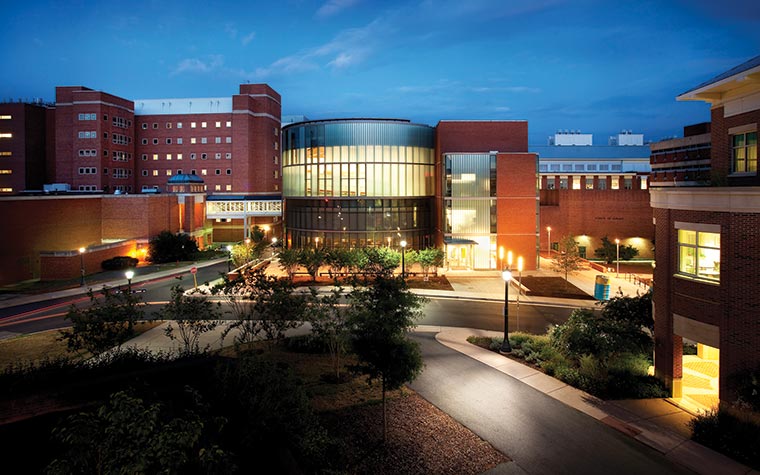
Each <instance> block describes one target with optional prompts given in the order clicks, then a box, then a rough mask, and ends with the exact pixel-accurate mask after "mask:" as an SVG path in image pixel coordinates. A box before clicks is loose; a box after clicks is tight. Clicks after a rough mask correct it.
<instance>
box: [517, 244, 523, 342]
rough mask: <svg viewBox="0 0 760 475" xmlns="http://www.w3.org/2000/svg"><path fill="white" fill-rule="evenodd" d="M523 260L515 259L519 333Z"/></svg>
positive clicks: (518, 327) (518, 325) (518, 329)
mask: <svg viewBox="0 0 760 475" xmlns="http://www.w3.org/2000/svg"><path fill="white" fill-rule="evenodd" d="M522 271H523V258H522V256H518V258H517V331H520V294H522Z"/></svg>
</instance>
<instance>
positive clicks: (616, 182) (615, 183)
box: [610, 176, 620, 190]
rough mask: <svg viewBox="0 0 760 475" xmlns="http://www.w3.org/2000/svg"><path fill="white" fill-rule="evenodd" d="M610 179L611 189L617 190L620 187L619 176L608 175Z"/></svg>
mask: <svg viewBox="0 0 760 475" xmlns="http://www.w3.org/2000/svg"><path fill="white" fill-rule="evenodd" d="M610 178H611V179H612V184H610V189H611V190H619V189H620V177H619V176H613V177H610Z"/></svg>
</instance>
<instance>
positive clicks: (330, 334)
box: [306, 287, 349, 381]
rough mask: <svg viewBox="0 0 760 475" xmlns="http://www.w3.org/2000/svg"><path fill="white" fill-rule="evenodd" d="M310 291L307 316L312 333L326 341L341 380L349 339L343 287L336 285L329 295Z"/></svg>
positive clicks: (336, 378) (335, 369) (334, 368)
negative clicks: (342, 304)
mask: <svg viewBox="0 0 760 475" xmlns="http://www.w3.org/2000/svg"><path fill="white" fill-rule="evenodd" d="M310 291H311V293H310V295H309V297H308V298H307V304H308V311H307V312H306V314H307V317H306V318H307V319H308V321H309V323H311V331H312V333H314V334H315V335H317V336H318V337H319V338H320V339H322V340H323V341H325V342H326V344H327V349H328V351H329V352H330V360H331V362H332V366H333V371H334V376H335V380H336V381H340V371H341V369H342V364H341V363H342V358H343V355H344V354H345V350H346V345H347V344H348V339H349V332H348V330H349V327H348V318H347V311H346V309H345V308H344V307H341V306H340V302H341V299H342V297H343V288H342V287H336V288H334V289H333V290H332V291H331V292H330V293H329V294H327V295H320V294H319V293H318V292H317V290H316V289H314V288H311V289H310Z"/></svg>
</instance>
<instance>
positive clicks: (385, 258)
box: [362, 247, 401, 276]
mask: <svg viewBox="0 0 760 475" xmlns="http://www.w3.org/2000/svg"><path fill="white" fill-rule="evenodd" d="M363 253H364V255H365V257H366V262H365V263H364V264H363V265H362V268H363V269H364V271H365V272H366V273H368V274H372V275H378V276H389V275H391V274H393V271H394V270H396V268H398V266H399V265H400V264H401V253H399V252H397V251H394V250H393V249H389V248H387V247H368V248H365V249H363Z"/></svg>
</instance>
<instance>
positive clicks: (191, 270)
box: [190, 267, 198, 274]
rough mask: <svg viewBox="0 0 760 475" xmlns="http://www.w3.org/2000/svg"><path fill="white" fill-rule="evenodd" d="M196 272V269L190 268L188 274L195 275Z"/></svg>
mask: <svg viewBox="0 0 760 475" xmlns="http://www.w3.org/2000/svg"><path fill="white" fill-rule="evenodd" d="M196 272H198V268H197V267H191V268H190V273H191V274H195V273H196Z"/></svg>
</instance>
